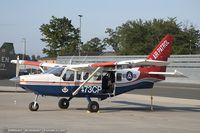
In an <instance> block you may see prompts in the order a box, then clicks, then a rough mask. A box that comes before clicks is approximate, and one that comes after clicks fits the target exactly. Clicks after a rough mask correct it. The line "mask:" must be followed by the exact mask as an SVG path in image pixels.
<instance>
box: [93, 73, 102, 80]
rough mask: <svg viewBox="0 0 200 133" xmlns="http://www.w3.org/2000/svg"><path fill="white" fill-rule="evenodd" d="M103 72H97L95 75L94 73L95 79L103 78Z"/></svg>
mask: <svg viewBox="0 0 200 133" xmlns="http://www.w3.org/2000/svg"><path fill="white" fill-rule="evenodd" d="M101 77H102V76H101V72H97V73H96V74H95V75H94V80H96V81H100V80H101Z"/></svg>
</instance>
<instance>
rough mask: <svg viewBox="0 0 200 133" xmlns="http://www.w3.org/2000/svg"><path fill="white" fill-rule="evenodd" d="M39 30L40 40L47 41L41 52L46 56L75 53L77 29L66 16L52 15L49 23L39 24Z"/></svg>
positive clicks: (77, 37)
mask: <svg viewBox="0 0 200 133" xmlns="http://www.w3.org/2000/svg"><path fill="white" fill-rule="evenodd" d="M40 31H41V33H42V36H43V38H42V39H41V40H42V41H43V42H46V43H47V45H46V47H45V48H44V49H43V53H44V54H47V56H48V57H56V56H57V55H66V54H76V53H77V47H78V42H79V30H78V29H76V28H74V26H73V25H72V24H71V20H69V19H68V18H66V17H63V18H56V17H54V16H52V18H51V20H50V22H49V24H42V25H41V27H40Z"/></svg>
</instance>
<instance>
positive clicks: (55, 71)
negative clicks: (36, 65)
mask: <svg viewBox="0 0 200 133" xmlns="http://www.w3.org/2000/svg"><path fill="white" fill-rule="evenodd" d="M63 70H64V68H63V67H52V68H50V69H48V70H47V71H45V72H44V73H43V74H53V75H55V76H58V77H60V76H61V74H62V72H63Z"/></svg>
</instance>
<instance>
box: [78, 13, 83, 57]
mask: <svg viewBox="0 0 200 133" xmlns="http://www.w3.org/2000/svg"><path fill="white" fill-rule="evenodd" d="M78 16H79V17H80V31H79V37H80V39H79V47H78V55H79V56H80V55H81V43H82V42H81V18H82V17H83V15H78Z"/></svg>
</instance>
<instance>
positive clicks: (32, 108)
mask: <svg viewBox="0 0 200 133" xmlns="http://www.w3.org/2000/svg"><path fill="white" fill-rule="evenodd" d="M37 99H38V95H36V97H35V100H34V102H31V103H30V104H29V110H30V111H37V110H38V109H39V104H38V103H37Z"/></svg>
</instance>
